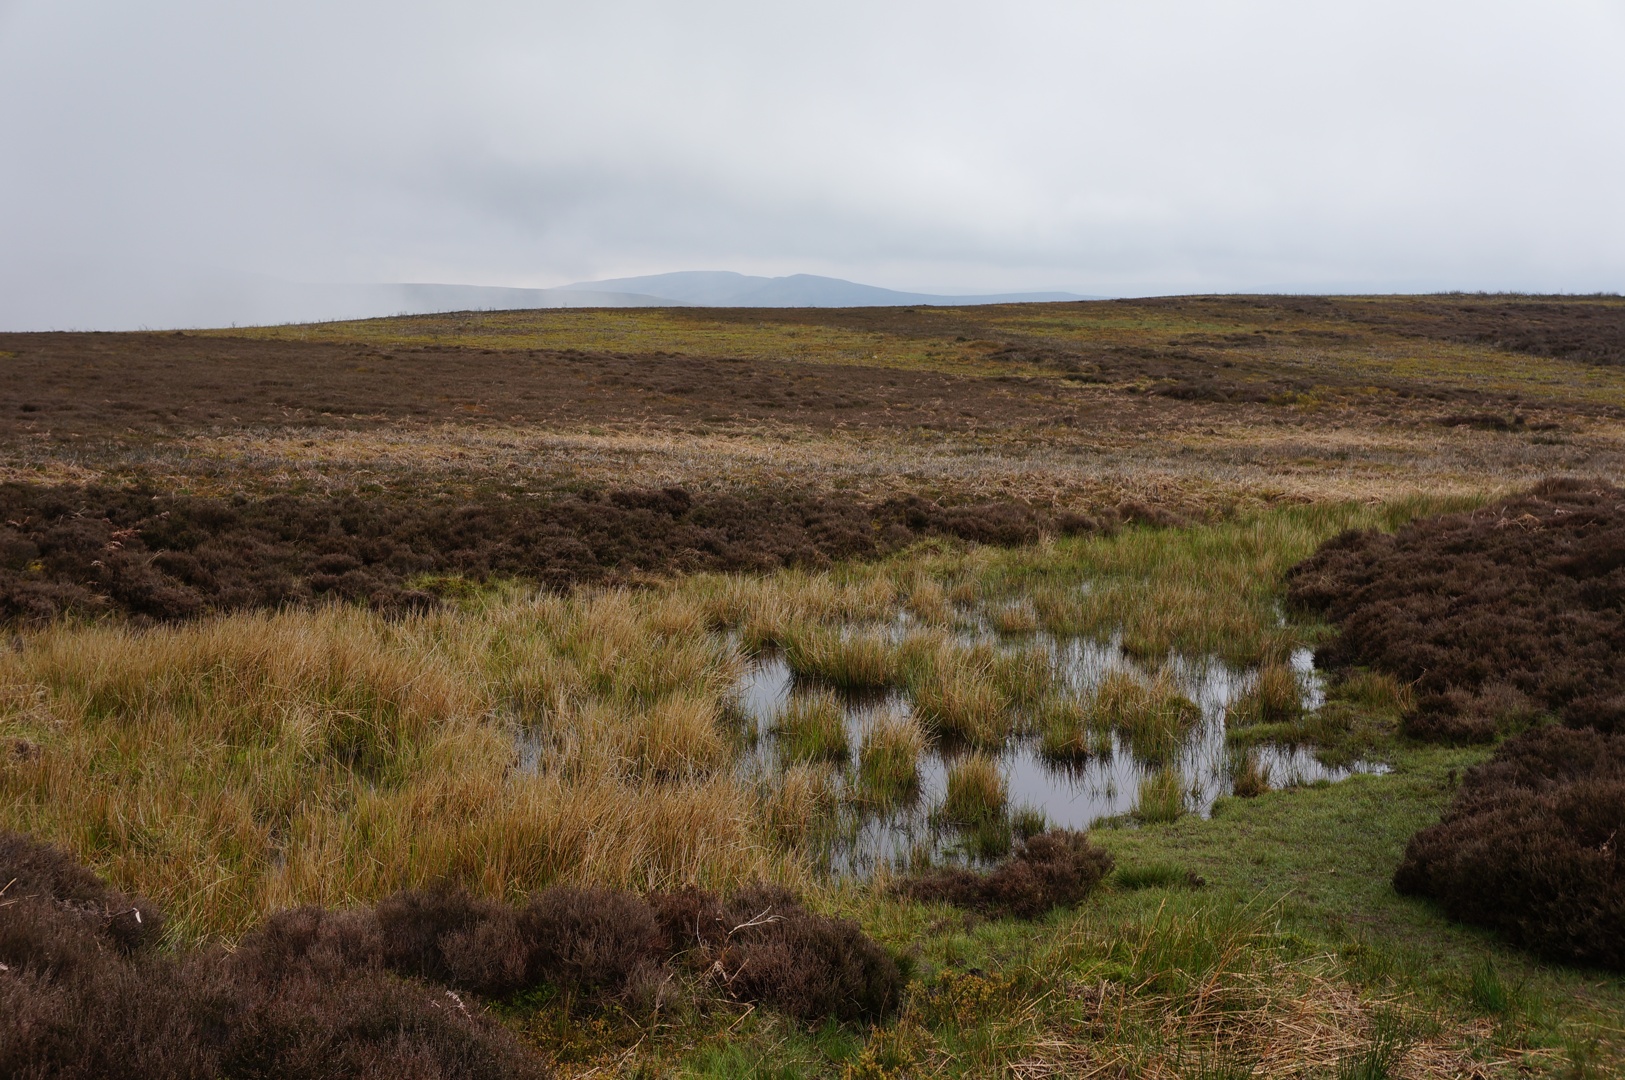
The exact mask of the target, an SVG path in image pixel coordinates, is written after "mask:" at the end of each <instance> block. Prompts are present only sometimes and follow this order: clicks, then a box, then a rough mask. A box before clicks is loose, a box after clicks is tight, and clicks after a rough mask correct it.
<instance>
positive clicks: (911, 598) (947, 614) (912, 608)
mask: <svg viewBox="0 0 1625 1080" xmlns="http://www.w3.org/2000/svg"><path fill="white" fill-rule="evenodd" d="M904 606H905V607H906V608H907V609H908V612H909V614H911V615H913V616H914V617H915V618H916V619H918V620H919V621H920V622H922V623H925V624H927V625H929V626H951V625H953V621H954V609H953V604H952V603H951V602H949V600H948V590H946V589H944V588H943V587H942V583H941V582H939V581H937V580H935V579H934V578H922V579H921V580H919V581H917V582H916V583H915V585H914V587H913V588H912V589H910V590H909V594H908V600H907V601H906V602H905V604H904Z"/></svg>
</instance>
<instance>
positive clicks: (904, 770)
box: [858, 709, 925, 805]
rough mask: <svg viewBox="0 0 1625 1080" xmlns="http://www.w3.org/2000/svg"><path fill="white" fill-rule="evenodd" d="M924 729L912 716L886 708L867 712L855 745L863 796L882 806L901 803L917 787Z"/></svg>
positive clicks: (923, 746)
mask: <svg viewBox="0 0 1625 1080" xmlns="http://www.w3.org/2000/svg"><path fill="white" fill-rule="evenodd" d="M924 750H925V732H924V731H923V730H921V728H920V725H919V723H918V722H916V721H915V720H914V718H913V717H911V716H909V715H907V714H905V713H901V712H896V711H894V710H890V709H883V710H879V711H877V712H875V713H874V714H873V715H871V716H870V717H869V718H868V719H867V720H866V721H865V722H864V725H863V732H862V737H861V741H860V743H859V747H858V779H859V780H860V781H861V782H862V785H863V792H864V794H865V796H866V797H867V798H869V799H871V800H873V801H874V802H877V803H880V804H882V805H889V804H894V803H898V802H902V801H903V800H905V799H907V798H908V797H910V796H911V795H913V794H914V792H916V791H917V790H918V789H919V783H920V775H919V768H920V754H921V753H922V752H923V751H924Z"/></svg>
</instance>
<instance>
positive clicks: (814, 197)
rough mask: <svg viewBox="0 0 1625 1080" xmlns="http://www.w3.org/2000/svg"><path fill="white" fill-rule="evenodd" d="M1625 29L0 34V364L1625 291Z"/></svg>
mask: <svg viewBox="0 0 1625 1080" xmlns="http://www.w3.org/2000/svg"><path fill="white" fill-rule="evenodd" d="M1622 12H1625V8H1622V6H1621V5H1620V4H1619V3H1617V2H1607V3H1603V2H1581V0H1562V2H1554V3H1550V4H1544V5H1539V6H1538V7H1537V6H1532V5H1523V4H1512V3H1494V2H1490V3H1472V4H1468V3H1434V4H1426V5H1417V4H1414V3H1413V4H1399V3H1387V2H1380V0H1379V2H1373V3H1370V4H1364V5H1340V6H1335V7H1334V6H1327V5H1304V4H1300V3H1284V2H1283V3H1265V2H1257V3H1228V4H1207V3H1199V2H1185V3H1173V2H1168V3H1158V2H1154V0H1152V2H1147V3H1143V4H1135V5H1113V4H1104V3H1097V4H1078V3H1059V2H1057V3H1039V2H1028V3H1014V4H1008V5H1000V6H996V7H995V6H991V5H980V4H978V5H972V4H964V3H954V2H946V3H937V4H913V3H892V4H873V3H869V4H857V3H848V2H844V0H829V2H826V3H820V4H811V3H797V4H781V5H764V4H759V3H749V4H746V3H716V2H712V3H695V4H687V5H672V4H656V3H632V2H623V3H612V2H606V3H596V4H592V5H581V4H552V3H540V4H537V3H521V2H503V0H485V2H470V3H464V4H459V5H447V4H438V3H437V4H430V3H421V2H410V0H405V2H401V3H381V2H378V3H373V2H360V0H329V2H326V3H313V2H304V0H290V2H287V3H284V4H278V5H221V4H216V3H206V2H202V0H195V2H190V3H187V2H179V0H155V2H153V3H149V4H145V5H139V6H138V5H122V4H115V3H111V2H109V0H10V2H9V3H7V2H0V146H4V147H6V148H7V158H8V162H7V164H6V165H5V166H4V167H3V168H0V241H3V243H0V326H5V327H19V328H21V327H44V326H78V325H84V326H89V325H98V326H123V325H140V324H146V325H168V324H171V323H176V322H182V321H202V322H207V321H230V319H231V318H237V317H238V316H239V315H240V314H242V313H245V312H246V313H248V314H247V315H246V316H244V317H245V318H252V317H256V316H254V315H253V314H252V312H254V311H257V310H273V309H274V310H278V311H280V310H286V309H287V305H286V303H284V301H285V300H286V297H287V296H289V295H299V296H306V297H309V296H315V295H318V294H319V293H310V292H308V291H304V292H301V291H299V290H294V292H292V293H289V292H288V289H290V288H292V286H291V285H283V284H277V283H279V282H281V283H294V282H303V283H352V284H365V283H376V282H390V281H464V282H470V283H475V284H486V285H511V286H525V287H547V286H554V285H559V284H563V283H565V282H569V281H574V280H580V279H584V278H594V277H622V276H630V275H637V274H647V273H659V272H664V271H671V270H687V269H712V268H727V269H734V270H740V271H745V272H750V273H766V274H790V273H798V272H809V273H819V274H828V275H834V276H839V277H845V278H851V279H855V280H859V281H868V282H872V283H874V284H877V285H883V286H889V287H893V288H901V289H905V290H944V289H951V290H954V291H981V290H985V291H1012V290H1028V289H1056V288H1059V289H1070V290H1073V291H1078V292H1085V293H1097V294H1098V293H1107V294H1114V293H1139V292H1157V291H1175V290H1177V291H1206V290H1232V289H1248V288H1273V289H1289V288H1298V289H1309V290H1313V289H1340V288H1352V289H1372V290H1380V289H1428V288H1487V289H1503V288H1505V289H1551V290H1586V291H1590V290H1618V289H1620V288H1622V287H1625V206H1622V204H1621V200H1620V199H1619V198H1618V196H1617V192H1618V191H1620V190H1625V135H1622V133H1621V131H1622V129H1621V126H1620V125H1619V124H1618V122H1617V116H1618V114H1619V111H1620V108H1621V106H1625V65H1621V64H1619V63H1618V57H1619V56H1621V55H1625V14H1622ZM278 290H281V292H278ZM261 294H265V295H270V294H276V295H279V296H282V297H283V300H278V301H277V302H276V303H268V304H261V305H260V306H259V307H256V303H257V301H256V300H255V299H254V298H255V297H256V296H259V295H261ZM228 295H229V297H236V298H237V299H229V300H228V299H222V297H224V296H228ZM244 298H247V299H244ZM301 302H305V301H301ZM279 305H280V306H279ZM239 321H242V320H241V319H239Z"/></svg>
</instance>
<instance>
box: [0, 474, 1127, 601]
mask: <svg viewBox="0 0 1625 1080" xmlns="http://www.w3.org/2000/svg"><path fill="white" fill-rule="evenodd" d="M0 521H3V522H4V524H0V621H3V620H10V619H34V620H41V619H48V618H50V617H52V616H55V615H57V614H60V613H63V612H69V611H71V612H79V613H95V612H102V611H117V612H124V613H128V614H134V615H142V616H147V617H150V618H156V619H176V618H185V617H188V616H193V615H198V614H202V613H204V612H207V611H222V610H232V609H245V608H256V607H279V606H284V605H288V604H300V603H309V602H312V601H316V600H321V599H324V598H333V599H345V600H363V601H368V602H370V603H372V604H373V605H374V606H378V607H381V608H384V609H401V608H424V607H430V606H433V605H434V604H435V603H436V602H437V598H436V596H435V595H434V593H433V592H432V591H426V590H425V589H424V588H421V587H414V584H413V579H414V578H422V577H426V576H449V575H455V576H459V577H466V578H470V579H487V578H490V577H520V578H525V579H529V580H531V581H535V582H537V583H539V584H542V585H546V586H550V587H555V588H557V587H562V586H566V585H572V584H580V583H594V582H602V581H605V580H615V579H623V580H624V579H626V578H628V577H635V576H636V575H639V574H650V573H670V572H674V571H696V570H762V569H769V568H773V567H779V566H786V565H827V564H828V563H830V562H831V561H832V560H836V559H843V558H851V557H856V556H867V555H873V554H877V553H879V552H883V551H886V550H891V549H895V548H898V547H902V546H904V545H907V544H909V543H911V542H913V541H915V540H917V539H919V538H921V537H926V536H953V537H958V538H961V539H965V540H973V541H978V542H984V543H1004V544H1014V543H1022V542H1028V541H1031V540H1034V539H1036V538H1037V537H1038V536H1039V534H1040V532H1041V531H1045V530H1048V531H1060V532H1076V531H1085V530H1089V529H1093V528H1096V527H1098V526H1099V525H1100V522H1098V521H1097V520H1095V519H1092V518H1085V517H1082V516H1080V515H1076V514H1061V515H1057V514H1054V513H1051V512H1048V511H1045V510H1041V509H1035V508H1032V507H1028V506H1024V505H1022V504H1019V503H1012V502H1006V503H1001V504H993V505H985V504H984V505H971V506H957V507H944V506H941V505H939V504H937V503H934V502H930V501H927V500H924V499H918V498H913V499H902V500H893V501H890V502H886V503H882V504H879V505H864V504H860V503H857V502H853V501H850V500H845V499H841V498H839V497H828V496H797V495H794V494H786V493H779V492H758V493H754V494H749V495H729V494H712V495H702V496H701V497H699V498H696V497H694V496H692V495H690V494H689V493H688V492H687V491H684V490H683V489H681V488H669V489H666V490H662V491H641V490H621V491H612V492H608V493H607V494H592V493H589V494H582V495H574V496H563V497H547V498H537V499H514V498H511V497H505V496H492V495H487V496H485V497H476V498H471V499H467V500H462V499H459V500H455V501H441V500H425V499H411V498H395V497H390V496H385V495H375V496H363V495H345V496H338V497H331V498H325V497H315V496H297V495H274V496H270V497H268V498H256V499H248V498H242V497H238V498H235V499H218V498H205V497H196V496H171V495H162V494H158V493H156V492H152V491H142V490H113V489H104V488H93V487H92V488H78V487H42V486H36V485H28V484H3V485H0Z"/></svg>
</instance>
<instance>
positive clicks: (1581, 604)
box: [1287, 479, 1625, 742]
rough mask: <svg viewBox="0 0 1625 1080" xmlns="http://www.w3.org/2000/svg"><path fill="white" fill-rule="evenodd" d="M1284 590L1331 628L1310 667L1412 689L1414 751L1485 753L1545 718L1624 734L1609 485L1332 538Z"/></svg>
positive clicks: (1614, 523) (1620, 584) (1564, 489)
mask: <svg viewBox="0 0 1625 1080" xmlns="http://www.w3.org/2000/svg"><path fill="white" fill-rule="evenodd" d="M1287 581H1288V600H1289V602H1290V603H1291V604H1292V605H1293V606H1295V607H1296V608H1298V609H1300V610H1304V611H1310V612H1314V613H1317V614H1320V615H1322V616H1324V617H1325V618H1327V619H1328V620H1329V621H1331V622H1332V623H1334V624H1335V625H1336V626H1337V628H1338V636H1337V637H1336V638H1335V639H1334V640H1333V641H1331V642H1330V643H1328V644H1327V645H1325V646H1324V647H1322V649H1321V650H1320V651H1319V653H1318V654H1317V656H1316V661H1317V663H1319V664H1321V665H1322V666H1323V667H1331V668H1350V667H1355V666H1364V667H1369V668H1372V669H1375V670H1379V671H1382V672H1385V673H1387V674H1388V675H1390V676H1393V677H1395V678H1397V679H1398V680H1399V681H1400V682H1402V683H1406V684H1412V685H1413V686H1414V688H1415V692H1416V703H1415V706H1414V708H1413V709H1411V710H1409V711H1408V712H1407V714H1406V716H1405V720H1404V729H1405V731H1406V732H1407V733H1408V734H1410V735H1411V736H1413V737H1415V738H1422V739H1430V740H1436V741H1447V742H1487V741H1490V740H1491V739H1494V738H1495V737H1497V736H1498V735H1500V734H1505V733H1513V732H1516V731H1518V730H1521V729H1522V728H1524V727H1527V726H1528V725H1529V724H1530V723H1532V722H1534V721H1535V720H1536V719H1537V718H1538V717H1539V716H1540V715H1542V714H1544V713H1548V712H1550V713H1555V714H1557V715H1558V716H1559V717H1561V718H1562V719H1563V721H1564V722H1565V723H1567V724H1568V725H1570V726H1571V727H1591V728H1596V729H1597V730H1599V731H1622V730H1625V492H1622V491H1621V489H1619V488H1618V487H1615V486H1614V485H1612V484H1610V483H1607V482H1605V481H1602V480H1572V479H1563V480H1550V481H1546V482H1545V483H1542V484H1539V485H1537V486H1536V487H1534V488H1533V489H1531V490H1530V491H1528V492H1526V493H1524V494H1522V495H1519V496H1516V497H1515V498H1512V499H1509V500H1506V501H1504V502H1502V503H1499V504H1496V505H1492V506H1488V507H1484V508H1483V509H1480V510H1475V511H1472V512H1470V513H1462V514H1447V515H1442V516H1438V517H1432V518H1425V519H1422V520H1419V521H1416V522H1413V523H1411V524H1410V525H1408V526H1406V527H1404V528H1402V529H1400V530H1399V531H1398V532H1397V533H1395V534H1393V535H1391V536H1390V535H1387V534H1384V533H1379V532H1372V531H1367V532H1350V533H1344V534H1343V535H1341V536H1338V537H1336V538H1335V539H1333V540H1330V541H1328V542H1327V543H1325V544H1324V545H1322V546H1321V548H1320V550H1319V551H1317V552H1316V553H1315V554H1314V555H1313V556H1312V557H1311V558H1309V559H1307V560H1305V561H1304V562H1302V563H1300V564H1299V565H1297V566H1296V567H1294V568H1293V569H1292V570H1291V571H1290V572H1289V573H1288V578H1287Z"/></svg>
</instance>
